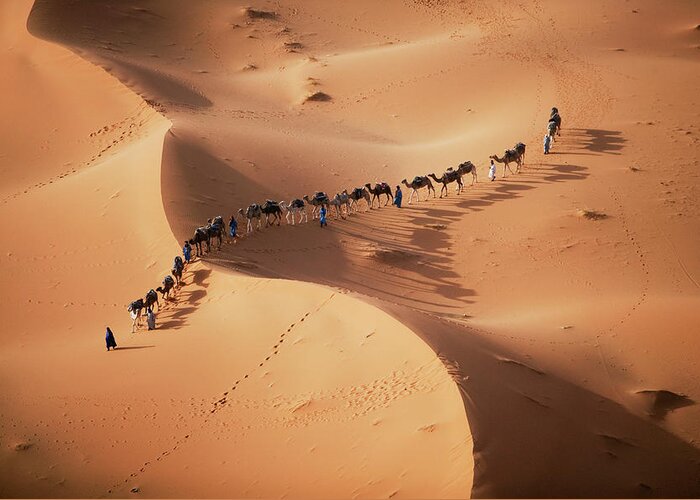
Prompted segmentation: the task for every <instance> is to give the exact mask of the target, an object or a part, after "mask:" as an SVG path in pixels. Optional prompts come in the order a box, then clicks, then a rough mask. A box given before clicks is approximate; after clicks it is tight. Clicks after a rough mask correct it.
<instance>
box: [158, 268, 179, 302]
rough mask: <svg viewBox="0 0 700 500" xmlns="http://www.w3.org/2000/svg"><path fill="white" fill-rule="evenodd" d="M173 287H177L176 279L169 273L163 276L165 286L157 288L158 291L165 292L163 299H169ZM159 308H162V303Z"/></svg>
mask: <svg viewBox="0 0 700 500" xmlns="http://www.w3.org/2000/svg"><path fill="white" fill-rule="evenodd" d="M173 288H175V280H174V279H173V277H172V276H170V275H169V274H168V275H167V276H166V277H165V278H163V286H159V287H158V288H156V291H157V292H160V293H162V294H163V300H168V299H169V298H170V291H171V290H172V289H173ZM158 309H160V305H159V306H158Z"/></svg>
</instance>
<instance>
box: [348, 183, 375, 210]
mask: <svg viewBox="0 0 700 500" xmlns="http://www.w3.org/2000/svg"><path fill="white" fill-rule="evenodd" d="M343 192H344V193H347V190H345V191H343ZM348 197H349V198H350V208H351V209H352V208H354V209H355V212H357V211H358V209H357V206H358V203H359V201H360V200H361V199H363V198H364V200H365V201H366V202H367V210H369V209H370V208H371V207H370V206H369V203H370V202H369V200H370V195H369V191H367V188H365V187H357V188H355V189H353V190H352V192H350V193H348Z"/></svg>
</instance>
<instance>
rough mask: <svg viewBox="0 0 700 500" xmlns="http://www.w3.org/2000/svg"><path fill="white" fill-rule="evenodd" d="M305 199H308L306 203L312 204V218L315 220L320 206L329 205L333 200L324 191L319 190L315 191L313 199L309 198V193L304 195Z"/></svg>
mask: <svg viewBox="0 0 700 500" xmlns="http://www.w3.org/2000/svg"><path fill="white" fill-rule="evenodd" d="M304 201H306V203H308V204H309V205H311V206H312V209H311V218H312V219H313V220H315V219H316V213H317V212H318V211H319V210H320V208H319V207H321V205H326V206H328V205H329V204H330V201H331V200H330V199H329V198H328V195H327V194H326V193H324V192H323V191H317V192H316V193H314V196H313V198H311V199H309V197H308V196H307V195H304Z"/></svg>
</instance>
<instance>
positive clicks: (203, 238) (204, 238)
mask: <svg viewBox="0 0 700 500" xmlns="http://www.w3.org/2000/svg"><path fill="white" fill-rule="evenodd" d="M209 239H210V237H209V230H208V229H207V228H206V227H198V228H197V229H195V230H194V236H192V239H190V245H194V248H195V252H196V255H197V257H199V256H200V255H202V254H203V253H204V252H203V251H202V243H206V244H207V252H208V251H209V250H210V248H209V246H210V243H209Z"/></svg>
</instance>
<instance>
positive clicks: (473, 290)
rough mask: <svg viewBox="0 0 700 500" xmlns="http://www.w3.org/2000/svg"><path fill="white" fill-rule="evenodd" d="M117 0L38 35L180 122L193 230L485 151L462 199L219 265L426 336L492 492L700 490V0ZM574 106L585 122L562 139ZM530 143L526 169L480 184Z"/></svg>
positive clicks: (35, 23)
mask: <svg viewBox="0 0 700 500" xmlns="http://www.w3.org/2000/svg"><path fill="white" fill-rule="evenodd" d="M71 5H72V6H76V5H74V4H71ZM106 5H107V4H105V3H104V2H80V3H79V4H77V8H76V9H75V10H74V11H68V10H67V9H65V8H64V7H65V5H64V4H62V3H61V2H37V4H36V6H35V9H34V12H33V14H32V16H31V18H30V20H29V26H30V29H32V30H34V31H35V32H37V33H39V34H41V36H44V37H47V38H50V39H52V40H56V41H59V42H61V43H63V44H66V45H68V46H70V47H72V48H73V50H76V51H80V52H81V53H82V54H83V55H84V57H86V58H88V59H90V60H92V61H94V62H96V63H98V64H100V65H102V66H103V67H104V68H105V69H107V70H108V71H110V72H112V73H113V74H114V75H115V76H116V77H117V78H119V79H120V80H121V81H122V82H124V83H126V84H127V85H129V86H130V87H131V88H132V89H134V90H136V91H137V92H139V93H140V94H141V95H143V96H144V98H145V99H146V100H147V101H148V102H150V103H151V104H152V105H153V106H154V107H156V108H157V109H158V110H159V111H161V112H162V113H163V114H164V115H165V116H167V117H168V118H169V119H170V120H171V121H172V123H173V127H172V129H171V132H170V133H169V134H167V135H166V138H165V143H164V150H163V169H162V197H163V204H164V206H165V215H166V216H167V218H168V222H169V223H170V225H171V227H172V229H173V232H174V233H175V235H176V236H177V238H178V239H179V240H181V239H182V238H183V237H185V236H187V235H189V234H190V233H191V231H192V228H193V227H195V226H196V225H199V224H201V223H202V222H203V221H204V220H206V218H207V217H211V216H213V215H215V214H218V213H223V214H225V215H229V214H230V213H232V212H233V211H234V210H235V209H237V208H238V207H240V206H245V205H247V204H248V203H250V202H253V201H258V202H260V201H262V200H263V199H264V198H267V197H271V198H277V199H279V198H285V199H290V198H292V197H297V196H300V195H302V194H304V193H310V192H312V191H314V190H319V189H322V190H325V191H328V192H330V193H331V194H333V193H334V192H335V191H337V190H340V189H343V188H351V187H354V186H356V185H360V184H363V183H365V182H371V181H372V182H373V181H377V180H386V181H388V182H391V184H392V187H393V186H394V185H395V184H396V183H398V182H399V181H400V180H401V179H402V178H404V177H407V178H411V177H412V176H413V175H416V174H425V173H428V172H432V171H435V172H437V173H438V174H439V173H440V172H441V171H442V170H444V168H446V167H447V166H448V165H456V164H457V163H458V162H460V161H464V160H466V159H471V160H472V161H474V162H475V163H476V164H477V166H478V167H479V169H478V170H479V174H480V180H481V181H482V182H480V183H478V184H477V185H476V186H475V187H473V188H469V189H468V190H467V192H466V193H465V194H463V195H461V196H460V197H456V196H454V194H453V192H454V191H452V187H451V192H450V195H449V197H448V198H447V199H441V200H440V199H437V200H433V199H431V200H430V202H421V203H419V204H416V205H412V206H410V207H405V208H404V209H402V210H401V211H397V210H395V209H381V210H380V211H376V210H375V211H372V212H371V213H368V214H362V215H358V216H352V217H350V218H349V220H347V221H343V222H341V221H337V222H336V221H335V220H333V221H332V222H331V226H330V227H329V230H328V231H324V232H320V230H319V229H318V228H317V227H314V226H313V225H309V226H304V227H294V228H291V227H282V228H279V229H278V228H273V229H269V230H268V229H265V230H264V231H262V232H260V233H256V234H255V235H253V236H251V237H250V238H247V239H245V240H243V241H241V242H240V243H239V244H237V245H235V246H233V245H229V246H225V247H224V249H223V250H222V251H221V252H213V253H212V254H210V255H209V256H208V257H207V260H208V261H209V262H210V263H214V264H219V265H221V266H225V267H229V268H232V269H235V270H237V271H239V272H243V273H247V274H252V275H255V276H258V277H264V278H277V277H282V278H290V279H295V280H303V281H309V282H313V283H321V284H325V285H328V286H330V287H333V290H336V291H338V290H341V291H351V292H353V294H356V297H357V298H358V299H359V300H364V301H370V302H371V303H372V304H373V305H375V306H378V307H380V308H381V309H384V310H385V311H387V312H388V313H390V314H391V315H392V316H393V317H394V318H396V319H398V320H399V321H400V322H401V323H402V324H404V325H405V327H407V328H410V329H411V330H412V331H415V332H416V333H417V334H418V335H419V336H421V337H422V338H423V339H424V340H425V341H426V342H427V343H428V344H429V345H430V346H432V347H433V349H434V351H435V352H436V353H437V354H438V355H439V358H440V359H441V360H442V362H443V363H444V364H445V365H446V366H447V367H448V369H449V372H450V374H451V375H452V377H453V378H454V379H455V380H456V381H457V382H458V384H459V386H460V388H461V389H462V397H463V401H464V403H465V406H466V408H467V411H468V416H469V419H470V422H469V423H470V427H471V428H472V429H473V431H474V439H475V442H474V460H475V469H474V489H473V491H472V494H473V495H474V496H479V497H490V496H504V497H515V496H525V497H528V496H561V497H569V496H629V497H641V496H656V497H664V496H686V497H687V496H690V497H693V496H698V494H700V484H698V479H697V478H698V477H700V474H699V472H700V470H699V469H698V467H699V464H700V461H699V459H700V457H698V451H697V447H696V445H695V443H696V442H697V440H698V439H700V428H699V427H698V422H700V419H699V418H698V416H699V414H698V412H699V411H700V409H699V407H698V405H696V404H695V402H696V401H697V400H698V398H699V397H700V392H699V391H700V386H699V385H698V384H699V383H700V379H699V378H698V371H697V367H696V366H695V361H694V360H695V359H697V356H698V354H700V353H698V348H697V342H694V340H693V339H694V335H695V333H696V332H697V331H698V329H699V327H700V318H699V316H698V311H700V308H699V307H698V306H699V305H700V304H699V303H698V301H699V300H700V299H699V291H698V281H699V279H698V276H700V263H699V262H698V260H697V259H696V258H694V256H696V255H697V254H698V251H699V250H700V241H699V240H698V235H699V234H700V231H698V229H700V228H698V225H699V224H700V218H699V215H700V214H699V213H698V207H697V203H695V202H694V201H695V200H696V199H697V190H698V174H697V160H696V159H695V158H694V156H693V155H692V154H689V153H688V151H693V150H694V149H695V148H696V147H697V140H698V139H697V134H698V133H700V131H699V130H698V128H697V123H698V115H697V111H696V110H697V104H698V103H697V99H698V98H697V95H696V94H697V92H696V89H695V87H696V85H695V83H694V82H696V81H697V77H698V57H700V53H698V51H697V46H698V45H699V44H700V40H698V31H697V30H695V29H694V26H695V24H697V23H696V22H695V21H693V20H692V19H694V17H697V6H696V5H695V3H693V2H676V3H674V4H673V5H671V6H666V5H664V6H663V7H662V6H660V5H659V4H657V3H655V2H651V1H641V0H639V1H635V2H625V3H618V2H607V1H596V2H593V3H591V4H590V5H589V6H587V7H581V6H579V5H578V4H574V3H569V2H560V3H557V4H556V5H551V4H546V3H543V2H539V1H526V2H502V3H498V4H494V3H493V2H471V3H469V4H466V3H461V2H449V1H447V2H400V1H396V2H386V3H383V4H382V8H381V9H378V8H376V5H375V3H374V2H362V1H361V2H352V3H347V4H343V5H334V6H333V7H332V8H331V7H328V4H327V3H326V2H294V1H291V2H284V3H276V2H262V1H261V2H255V3H254V4H253V5H249V4H245V5H244V4H242V3H241V4H239V3H230V2H212V3H209V4H207V7H206V8H202V7H201V5H197V4H193V3H190V2H150V3H149V4H148V7H147V8H145V7H143V6H142V5H141V4H140V3H136V2H123V3H120V4H119V6H116V7H115V6H110V7H109V8H107V7H106ZM251 9H252V10H251ZM76 12H78V13H79V14H76ZM117 24H118V25H119V26H121V27H120V28H119V29H118V30H115V29H114V26H115V25H117ZM664 75H672V76H673V77H672V78H663V77H662V76H664ZM315 92H323V93H324V94H326V95H327V96H329V99H326V100H321V101H309V102H306V101H305V99H306V98H307V97H308V96H310V95H312V94H313V93H315ZM552 105H556V106H558V107H559V109H560V110H561V111H562V114H563V119H564V124H563V125H564V130H563V135H562V137H561V138H559V139H558V140H557V142H556V144H555V146H554V150H553V152H554V154H552V155H550V156H543V155H541V154H540V151H539V144H540V141H541V140H542V135H543V133H544V125H545V123H546V117H547V113H548V109H549V108H550V107H551V106H552ZM518 140H522V141H524V142H526V143H527V144H528V153H527V157H526V169H525V170H524V172H523V173H522V174H521V175H519V176H517V177H516V176H513V177H509V178H508V179H506V180H502V179H499V181H498V182H497V183H485V182H483V181H484V177H485V176H484V174H485V167H486V165H487V163H488V160H487V157H488V155H490V154H493V153H498V154H501V152H502V151H503V149H504V148H505V147H510V146H512V144H513V143H515V142H516V141H518ZM502 172H503V169H502V166H501V165H499V174H501V173H502ZM469 181H470V179H469ZM405 194H406V196H405V199H406V198H407V195H408V193H407V192H406V193H405ZM423 196H424V194H423ZM200 271H201V272H203V273H205V272H208V271H207V270H206V268H204V267H202V268H201V269H200ZM221 276H222V275H220V271H219V270H218V269H214V270H213V271H212V274H211V277H209V278H208V279H209V280H211V281H212V283H218V281H219V280H224V279H229V278H224V277H221ZM230 279H231V280H234V281H235V280H242V278H230ZM255 282H256V281H255V280H254V281H252V283H255ZM202 283H203V284H202V285H201V286H204V284H205V282H202ZM262 283H267V282H265V281H262ZM270 283H277V282H275V281H272V282H270ZM217 286H219V285H217ZM266 286H270V287H272V286H277V285H272V284H270V285H266ZM289 286H293V285H289ZM297 286H301V285H297ZM211 288H212V289H213V288H214V285H212V287H211ZM315 290H316V289H315ZM318 293H319V294H321V292H320V291H319V292H318ZM207 294H209V289H207ZM207 296H208V295H207ZM319 298H320V297H319ZM333 300H335V299H333ZM273 303H274V301H273ZM205 304H207V303H206V301H202V300H200V301H198V302H197V307H198V309H197V310H198V311H199V310H202V311H204V310H205V307H207V306H206V305H205ZM329 304H330V303H329ZM357 307H360V306H359V305H358V306H357ZM363 307H364V306H363ZM306 309H308V308H306ZM306 309H304V311H306ZM299 312H302V310H299ZM173 314H175V313H173ZM187 314H189V313H183V315H185V316H186V318H187V322H188V323H191V324H192V325H195V324H197V322H198V321H201V320H199V319H196V318H195V313H194V312H192V313H191V315H189V316H188V315H187ZM302 314H305V312H302ZM395 328H397V329H398V330H399V331H404V330H403V328H404V327H398V325H396V327H395ZM370 338H371V337H370ZM271 339H272V337H271ZM383 363H386V365H387V366H389V365H391V363H388V362H383ZM373 368H377V367H376V366H373ZM299 392H300V393H301V392H302V391H299ZM301 404H302V407H301V408H306V406H304V401H302V402H301ZM416 408H417V407H416ZM421 428H423V427H421ZM425 428H426V429H430V428H432V427H430V425H428V427H425ZM434 429H435V432H437V430H438V429H440V426H439V425H438V426H436V427H434ZM369 435H371V434H369ZM457 441H458V440H453V441H452V442H457ZM177 442H179V441H177ZM201 444H202V446H203V445H204V444H205V441H202V443H201ZM198 449H200V448H198ZM359 449H360V450H361V449H362V448H359ZM463 452H466V450H464V449H463V448H460V457H463V454H461V453H463ZM442 456H443V457H447V456H449V455H442ZM410 462H411V463H413V458H412V459H411V460H410ZM434 465H435V470H438V465H437V464H434ZM465 465H468V464H467V463H466V462H465ZM151 470H152V471H153V472H152V473H151V472H150V471H151ZM461 470H464V469H461ZM160 473H161V470H160V469H159V468H158V467H157V466H156V467H154V468H152V469H149V472H148V473H147V474H145V475H144V479H145V480H147V479H149V478H150V479H152V480H153V481H157V480H158V478H159V477H162V476H159V474H160ZM425 473H426V476H425V477H435V476H433V475H432V474H434V471H433V470H431V469H426V470H425ZM159 484H160V483H159ZM250 491H252V492H253V493H254V492H256V491H261V490H256V489H251V490H250ZM328 491H333V490H332V488H330V487H329V489H328ZM450 491H452V490H450ZM402 492H403V493H404V494H407V495H411V494H412V492H408V491H405V490H401V491H400V492H399V493H402ZM358 493H361V494H365V493H367V494H368V495H371V494H373V493H376V494H382V495H383V494H385V493H384V490H381V493H380V490H379V489H377V490H374V491H373V492H365V491H360V492H358ZM270 494H273V493H270ZM386 494H389V493H386Z"/></svg>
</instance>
